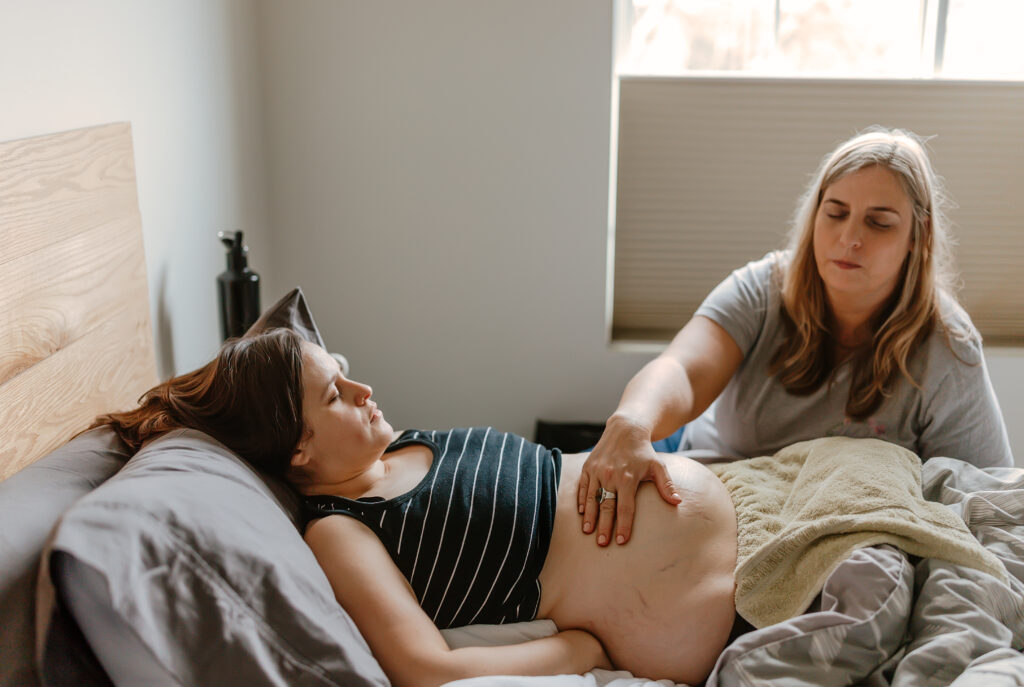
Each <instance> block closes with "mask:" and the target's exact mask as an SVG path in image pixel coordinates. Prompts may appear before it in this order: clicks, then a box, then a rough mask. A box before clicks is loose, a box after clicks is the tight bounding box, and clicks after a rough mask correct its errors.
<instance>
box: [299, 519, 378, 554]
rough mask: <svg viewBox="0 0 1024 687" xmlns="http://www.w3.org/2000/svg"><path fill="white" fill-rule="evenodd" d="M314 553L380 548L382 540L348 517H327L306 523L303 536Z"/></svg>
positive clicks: (367, 528)
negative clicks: (365, 547)
mask: <svg viewBox="0 0 1024 687" xmlns="http://www.w3.org/2000/svg"><path fill="white" fill-rule="evenodd" d="M303 539H305V540H306V544H308V545H309V547H310V548H311V549H313V551H323V550H334V549H339V548H350V547H352V546H360V545H366V544H367V543H369V544H371V545H373V546H379V545H381V544H380V540H379V539H378V538H377V535H375V534H374V533H373V531H372V530H370V528H369V527H367V526H366V525H364V524H363V523H362V522H360V521H359V520H357V519H355V518H350V517H348V516H346V515H337V514H334V515H325V516H324V517H322V518H315V519H313V520H310V521H309V522H308V523H306V532H305V534H304V535H303Z"/></svg>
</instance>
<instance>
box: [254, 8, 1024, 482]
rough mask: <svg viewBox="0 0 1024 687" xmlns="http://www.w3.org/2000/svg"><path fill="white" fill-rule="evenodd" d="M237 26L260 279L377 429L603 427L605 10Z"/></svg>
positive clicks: (1013, 364) (614, 394)
mask: <svg viewBox="0 0 1024 687" xmlns="http://www.w3.org/2000/svg"><path fill="white" fill-rule="evenodd" d="M258 7H259V9H260V13H259V14H260V29H261V32H262V33H261V45H262V47H263V52H262V58H263V60H264V64H263V69H264V74H265V79H266V80H265V88H264V94H265V96H266V101H265V110H266V117H267V120H266V121H267V132H268V146H269V147H268V159H269V160H271V161H272V164H271V165H270V170H269V174H270V177H269V183H270V193H271V196H272V198H273V204H272V216H273V225H274V227H275V230H274V233H273V235H272V240H273V242H274V247H273V253H274V257H275V261H274V264H273V269H274V275H275V281H276V282H277V283H280V284H281V285H282V287H284V286H287V285H291V284H301V285H302V286H303V288H304V290H305V291H306V292H307V295H308V296H309V299H310V301H311V303H312V306H313V308H314V311H315V313H316V316H317V320H318V324H319V325H320V327H321V329H323V331H324V334H325V337H326V339H327V341H328V344H329V345H330V346H331V347H332V348H334V349H337V350H339V351H342V352H344V353H345V354H346V355H348V356H349V357H350V359H351V363H352V374H353V376H354V377H355V378H357V379H361V380H365V381H368V382H370V383H371V384H373V385H374V389H375V397H376V398H377V399H378V401H379V402H380V403H381V407H382V409H383V410H384V411H385V413H386V415H387V416H388V417H389V419H390V420H391V421H392V423H393V424H395V425H396V426H398V427H408V426H414V427H435V426H449V425H451V424H497V425H499V426H501V427H502V428H504V429H509V430H514V431H517V432H521V433H526V434H531V433H532V431H533V423H534V420H535V419H536V418H537V417H543V418H552V419H561V420H574V419H586V420H596V421H600V420H603V419H604V417H605V416H606V415H607V414H608V413H609V412H610V411H611V410H612V409H613V408H614V405H615V403H616V401H617V400H618V397H619V394H620V393H621V391H622V388H623V386H624V385H625V382H626V381H628V379H629V377H630V376H631V375H632V373H633V372H635V370H637V369H638V368H639V367H640V366H641V365H642V364H643V363H644V362H645V361H646V360H648V359H649V358H650V357H651V356H652V353H651V352H650V350H648V351H646V352H642V351H641V352H637V351H633V352H627V351H622V350H612V349H610V348H609V347H608V346H607V344H606V334H605V326H606V324H605V296H604V294H605V288H606V281H605V264H606V260H607V222H608V219H607V218H608V165H609V152H608V150H609V131H610V126H611V110H610V107H609V103H610V98H611V83H612V79H611V69H612V45H611V43H612V28H613V27H612V23H613V22H612V9H611V2H593V0H562V1H560V2H557V3H551V2H546V1H544V0H528V1H525V2H517V3H480V2H475V1H474V0H458V1H455V0H446V1H445V2H438V3H420V2H413V1H412V0H407V1H406V2H398V3H355V2H344V3H343V2H331V1H327V0H304V2H302V3H301V4H296V3H289V4H287V5H286V4H284V3H277V2H273V1H272V0H264V1H262V2H260V3H259V5H258ZM299 8H301V9H299ZM989 358H990V366H991V368H992V372H993V377H994V378H995V382H996V386H997V391H998V392H999V394H1000V397H1001V400H1002V403H1003V410H1004V414H1005V415H1006V417H1007V419H1008V422H1009V424H1010V429H1011V435H1012V441H1013V443H1014V445H1015V446H1016V451H1015V453H1016V455H1018V456H1020V457H1021V461H1022V464H1024V429H1022V428H1020V427H1019V425H1020V424H1021V422H1020V421H1021V420H1022V419H1024V397H1022V396H1021V394H1020V391H1019V389H1021V388H1022V387H1024V357H1021V356H1020V355H1019V352H1014V351H1009V352H1007V351H999V350H993V351H990V353H989ZM1015 418H1016V425H1015V424H1014V419H1015Z"/></svg>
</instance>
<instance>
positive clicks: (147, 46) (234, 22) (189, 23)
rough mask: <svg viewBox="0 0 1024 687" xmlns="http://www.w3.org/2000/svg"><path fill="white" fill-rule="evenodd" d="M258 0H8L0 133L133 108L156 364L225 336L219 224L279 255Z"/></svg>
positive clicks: (61, 125) (256, 249) (40, 130)
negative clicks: (266, 172) (269, 180)
mask: <svg viewBox="0 0 1024 687" xmlns="http://www.w3.org/2000/svg"><path fill="white" fill-rule="evenodd" d="M253 16H254V14H253V11H252V4H251V2H248V1H247V0H216V1H214V0H174V1H173V2H172V1H163V2H137V1H136V0H91V1H90V2H73V1H71V0H32V2H18V1H16V0H15V1H9V2H3V3H0V65H2V68H0V94H2V95H0V103H2V106H0V140H12V139H17V138H24V137H28V136H35V135H39V134H45V133H51V132H55V131H64V130H69V129H78V128H81V127H86V126H91V125H94V124H101V123H106V122H112V121H129V122H131V124H132V132H133V138H134V144H135V161H136V176H137V179H138V191H139V207H140V210H141V213H142V226H143V229H144V233H145V237H144V238H145V244H146V262H147V268H148V274H149V289H150V303H151V308H152V310H151V312H152V316H153V321H154V329H155V334H156V342H157V358H158V367H159V374H160V376H161V377H166V376H168V375H170V374H171V373H172V372H175V371H177V372H181V371H184V370H188V369H192V368H194V367H197V366H198V365H200V364H202V363H204V362H205V361H206V360H208V359H209V358H210V357H211V355H212V354H213V352H214V351H215V350H216V348H217V345H218V344H219V343H220V334H219V324H218V319H217V318H218V315H217V310H216V307H217V301H216V291H215V289H216V286H215V281H214V280H215V277H216V275H217V273H219V272H220V271H221V270H223V269H224V257H223V252H224V251H223V249H222V248H221V246H220V244H219V242H218V241H217V239H216V233H217V232H218V231H220V230H223V229H236V228H242V229H245V230H247V232H249V233H248V234H247V242H248V243H249V244H250V245H251V246H252V250H253V253H254V259H253V266H254V268H255V269H256V270H257V271H260V269H261V267H262V266H264V265H265V264H266V261H267V260H269V259H270V257H271V256H270V255H269V253H268V250H267V248H268V225H267V223H266V221H265V218H266V210H265V207H264V198H265V196H264V187H265V180H264V178H263V173H262V170H263V168H264V166H265V165H264V162H263V158H262V152H263V145H262V141H261V140H260V135H261V133H260V129H261V126H262V125H261V120H260V110H259V107H258V97H257V91H256V86H257V84H258V81H257V79H256V72H255V71H254V67H255V64H256V60H255V59H254V52H255V49H256V44H255V43H254V40H253V39H254V30H253Z"/></svg>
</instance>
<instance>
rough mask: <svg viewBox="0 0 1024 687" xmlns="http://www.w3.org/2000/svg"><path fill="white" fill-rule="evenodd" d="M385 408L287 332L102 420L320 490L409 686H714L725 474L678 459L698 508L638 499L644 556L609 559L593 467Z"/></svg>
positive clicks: (725, 593) (729, 536) (322, 528)
mask: <svg viewBox="0 0 1024 687" xmlns="http://www.w3.org/2000/svg"><path fill="white" fill-rule="evenodd" d="M371 394H372V391H371V389H370V387H369V386H367V385H365V384H361V383H359V382H356V381H353V380H350V379H347V378H346V377H345V376H344V375H343V374H342V372H341V370H340V368H339V366H338V364H337V362H336V361H335V360H334V359H333V358H332V357H331V356H330V355H329V354H328V353H327V352H326V351H324V350H323V349H322V348H320V347H318V346H316V345H314V344H311V343H309V342H307V341H304V340H302V339H300V337H299V336H298V335H297V334H295V333H294V332H292V331H290V330H285V329H275V330H271V331H269V332H267V333H263V334H259V335H255V336H252V337H247V338H243V339H238V340H234V341H229V342H228V343H227V344H225V346H224V347H223V348H222V349H221V351H220V353H219V354H218V356H217V358H216V359H215V360H213V361H212V362H210V363H209V364H207V365H206V366H204V367H202V368H200V369H199V370H196V371H195V372H191V373H188V374H185V375H182V376H180V377H176V378H173V379H171V380H168V381H167V382H164V383H163V384H160V385H158V386H157V387H155V388H154V389H152V390H150V391H149V392H147V394H146V395H145V396H144V397H143V400H142V405H141V406H140V407H139V408H138V409H136V410H134V411H130V412H126V413H117V414H113V415H108V416H105V417H103V418H100V422H103V423H109V424H111V425H112V426H113V428H114V429H115V431H116V432H117V433H118V434H119V435H120V436H121V437H122V439H124V440H125V441H126V443H128V444H129V446H131V447H133V448H135V449H138V448H139V447H140V446H141V445H142V444H143V443H144V442H145V441H147V440H148V439H151V438H154V437H156V436H158V435H160V434H162V433H164V432H166V431H168V430H170V429H174V428H177V427H191V428H194V429H198V430H201V431H204V432H206V433H207V434H209V435H211V436H213V437H214V438H216V439H218V440H219V441H221V442H222V443H223V444H225V445H226V446H228V447H229V448H231V449H232V450H233V451H235V452H236V453H238V454H239V455H240V456H242V457H243V458H245V459H246V460H248V461H249V462H250V463H252V464H253V465H255V466H256V467H258V468H260V469H262V470H264V471H266V472H268V473H271V474H274V475H277V476H281V477H284V478H285V479H287V480H288V481H289V482H290V483H291V484H292V485H293V486H294V487H295V488H296V489H297V490H298V491H299V492H301V493H302V494H304V495H305V496H306V505H307V506H308V508H309V511H310V517H311V522H310V523H309V524H308V526H307V529H306V540H307V542H308V543H309V546H310V547H311V548H312V549H313V551H314V553H315V554H316V557H317V559H318V560H319V562H320V564H321V566H322V567H323V569H324V571H325V572H326V575H327V578H328V579H329V580H330V583H331V586H332V587H333V589H334V592H335V595H336V597H337V599H338V601H339V602H340V603H341V605H342V606H343V607H344V608H345V610H346V611H347V612H348V613H349V614H350V615H351V616H352V618H353V620H354V621H355V622H356V625H357V626H358V627H359V630H360V632H361V633H362V634H363V636H364V637H365V638H366V641H367V642H368V643H369V645H370V647H371V649H372V650H373V652H374V654H375V656H376V657H377V659H378V660H379V662H380V664H381V666H382V667H383V668H384V671H385V672H386V673H387V675H388V676H389V678H390V679H391V680H392V681H393V682H394V683H395V684H396V685H417V686H420V685H438V684H442V683H445V682H448V681H450V680H455V679H458V678H464V677H470V676H481V675H494V674H516V675H534V674H537V675H552V674H558V673H583V672H586V671H588V670H590V669H592V668H595V667H604V668H610V667H612V666H614V667H616V668H621V669H625V670H629V671H630V672H632V673H634V674H635V675H638V676H646V677H650V678H653V679H662V678H668V679H671V680H673V681H675V682H685V683H689V684H695V683H699V682H701V681H702V680H703V679H705V678H706V677H707V675H708V674H709V673H710V671H711V669H712V667H713V666H714V663H715V660H716V659H717V657H718V655H719V653H720V652H721V651H722V649H723V648H724V646H725V644H726V641H727V639H728V637H729V633H730V629H731V628H732V624H733V620H734V618H735V605H734V600H733V592H734V579H733V571H734V568H735V565H736V550H737V533H736V517H735V512H734V509H733V504H732V501H731V499H730V497H729V494H728V493H727V491H726V489H725V486H724V485H723V484H722V482H721V481H719V479H718V478H717V477H715V475H714V474H713V473H711V472H710V471H709V470H708V469H707V468H705V467H703V466H702V465H700V464H699V463H696V462H694V461H691V460H689V459H686V458H683V457H680V456H672V455H669V456H666V457H665V461H666V466H667V469H668V470H669V473H670V474H671V476H672V479H673V481H674V483H675V485H676V486H677V488H678V489H680V490H682V491H683V493H684V496H685V498H684V499H683V502H682V504H681V505H679V506H670V505H668V504H666V503H664V502H663V501H662V500H661V498H659V496H658V494H657V492H656V490H655V489H654V487H653V486H650V485H648V486H646V487H644V488H641V489H640V490H639V492H638V493H637V499H638V501H640V502H641V503H642V504H643V508H642V510H641V511H640V512H639V514H638V516H637V524H638V527H637V532H636V534H635V535H634V537H633V539H632V541H631V542H630V544H629V546H627V547H615V548H613V549H606V548H599V547H596V546H594V545H593V541H592V540H591V539H589V538H588V537H587V536H586V535H584V534H583V533H582V532H581V531H580V526H579V519H580V516H579V514H578V513H577V511H576V485H577V481H578V479H579V475H580V470H581V467H582V465H583V462H584V460H585V458H586V455H585V454H579V455H561V454H560V452H559V451H558V450H553V451H552V450H548V449H546V448H544V447H543V446H539V445H537V444H532V443H530V442H527V441H525V440H524V439H522V438H520V437H518V436H514V435H511V434H505V433H502V432H499V431H496V430H494V429H488V428H473V429H460V430H451V431H439V432H418V431H413V432H401V433H400V432H395V431H394V430H393V429H392V427H391V425H389V424H388V422H387V420H386V419H385V418H384V416H383V414H382V413H381V411H380V409H379V408H378V407H377V404H376V403H375V402H374V401H373V400H372V398H371ZM611 503H612V502H609V503H608V505H611ZM534 618H550V619H551V620H553V621H554V623H555V624H556V625H557V627H558V628H559V630H560V632H558V633H557V634H555V635H552V636H550V637H545V638H542V639H536V640H532V641H528V642H525V643H523V644H516V645H511V646H499V647H486V648H461V649H455V650H450V649H449V648H448V646H447V644H446V643H445V640H444V639H443V637H442V635H441V634H440V632H439V631H438V628H447V627H454V626H460V625H467V624H472V623H504V622H516V621H524V620H531V619H534Z"/></svg>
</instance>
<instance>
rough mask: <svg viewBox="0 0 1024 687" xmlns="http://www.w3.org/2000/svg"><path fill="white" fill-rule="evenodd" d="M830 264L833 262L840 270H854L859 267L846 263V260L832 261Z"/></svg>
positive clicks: (852, 263)
mask: <svg viewBox="0 0 1024 687" xmlns="http://www.w3.org/2000/svg"><path fill="white" fill-rule="evenodd" d="M832 262H834V263H835V264H836V267H838V268H839V269H841V270H855V269H858V268H859V267H860V265H858V264H857V263H855V262H848V261H846V260H833V261H832Z"/></svg>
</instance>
